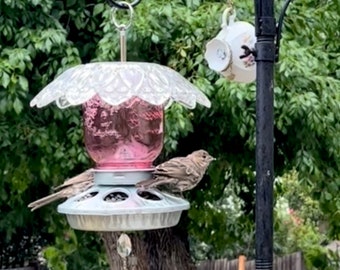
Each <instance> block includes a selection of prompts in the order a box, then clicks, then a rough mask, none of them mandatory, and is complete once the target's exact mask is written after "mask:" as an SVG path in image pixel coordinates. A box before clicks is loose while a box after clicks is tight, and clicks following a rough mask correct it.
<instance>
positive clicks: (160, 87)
mask: <svg viewBox="0 0 340 270" xmlns="http://www.w3.org/2000/svg"><path fill="white" fill-rule="evenodd" d="M95 95H98V96H99V97H100V98H101V99H102V100H103V101H105V102H106V103H108V104H110V105H119V104H121V103H123V102H125V101H127V100H129V99H130V98H132V97H139V98H140V99H142V100H144V101H146V102H148V103H150V104H153V105H166V106H167V105H169V104H171V103H172V102H173V101H176V102H179V103H180V104H182V105H184V106H185V107H187V108H190V109H192V108H194V107H195V106H196V104H197V103H199V104H201V105H203V106H205V107H208V108H209V107H210V105H211V103H210V101H209V99H208V98H207V97H206V96H205V95H204V94H203V93H202V92H201V91H200V90H198V88H197V87H196V86H194V85H193V84H192V83H190V82H189V81H188V80H186V79H185V78H184V77H183V76H181V75H180V74H179V73H178V72H176V71H174V70H173V69H171V68H168V67H166V66H162V65H159V64H154V63H145V62H98V63H89V64H84V65H78V66H75V67H72V68H70V69H68V70H66V71H65V72H63V73H62V74H61V75H60V76H58V77H57V78H56V79H55V80H54V81H52V82H51V83H50V84H48V85H47V86H46V87H45V88H44V89H43V90H42V91H41V92H40V93H39V94H38V95H37V96H36V97H34V99H33V100H32V101H31V103H30V105H31V106H32V107H33V106H37V107H38V108H41V107H44V106H46V105H48V104H49V103H51V102H53V101H55V102H56V104H57V106H58V107H59V108H67V107H69V106H75V105H80V104H83V103H85V102H86V101H88V100H90V99H91V98H92V97H94V96H95Z"/></svg>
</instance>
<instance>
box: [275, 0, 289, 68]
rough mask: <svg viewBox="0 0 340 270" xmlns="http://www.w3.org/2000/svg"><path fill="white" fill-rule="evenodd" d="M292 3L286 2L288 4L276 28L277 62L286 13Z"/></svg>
mask: <svg viewBox="0 0 340 270" xmlns="http://www.w3.org/2000/svg"><path fill="white" fill-rule="evenodd" d="M291 2H292V0H286V2H285V3H284V5H283V7H282V9H281V12H280V16H279V20H278V23H277V26H276V52H275V62H278V61H279V54H280V41H281V37H282V26H283V19H284V17H285V15H286V11H287V9H288V6H289V4H290V3H291Z"/></svg>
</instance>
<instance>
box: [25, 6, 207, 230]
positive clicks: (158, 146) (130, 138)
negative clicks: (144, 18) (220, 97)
mask: <svg viewBox="0 0 340 270" xmlns="http://www.w3.org/2000/svg"><path fill="white" fill-rule="evenodd" d="M121 3H124V5H127V6H128V7H129V12H130V19H132V14H133V8H132V6H131V5H130V4H128V3H126V2H121ZM113 11H114V12H113V14H115V12H116V11H117V9H115V8H114V9H113ZM114 23H115V25H116V27H117V28H118V29H119V31H120V39H121V60H122V61H121V62H98V63H90V64H84V65H78V66H75V67H73V68H70V69H68V70H66V71H65V72H64V73H62V74H61V75H60V76H59V77H57V78H56V79H55V80H54V81H52V82H51V83H50V84H49V85H47V86H46V87H45V88H44V89H43V90H42V91H41V92H40V93H39V94H38V95H37V96H36V97H35V98H34V99H33V100H32V101H31V103H30V105H31V106H37V107H38V108H40V107H43V106H46V105H48V104H50V103H52V102H56V104H57V106H58V107H59V108H61V109H64V108H67V107H69V106H76V105H82V107H83V126H84V140H85V146H86V150H87V152H88V154H89V156H90V157H91V158H92V160H93V161H94V163H95V164H96V165H95V168H94V169H93V170H94V186H93V187H92V188H90V189H88V190H86V191H84V192H82V193H80V194H77V195H75V196H73V197H71V198H69V199H68V200H67V201H65V202H64V203H62V204H60V205H59V206H58V212H60V213H63V214H66V216H67V219H68V222H69V224H70V226H71V227H73V228H75V229H80V230H90V231H129V230H149V229H157V228H165V227H171V226H174V225H176V224H177V223H178V221H179V218H180V215H181V212H182V211H183V210H186V209H188V208H189V203H188V202H187V201H186V200H184V199H182V198H178V197H176V196H173V195H170V194H166V193H162V192H160V191H158V190H156V189H150V190H147V191H146V190H145V191H143V190H139V189H137V188H136V187H135V184H136V183H138V182H140V181H142V180H146V179H150V178H151V177H152V171H153V170H154V168H153V161H154V160H155V159H156V158H157V157H158V155H159V154H160V152H161V150H162V147H163V137H164V109H165V108H166V107H168V106H169V105H171V103H172V102H179V103H180V104H182V105H184V106H185V107H187V108H190V109H192V108H194V107H195V106H196V104H197V103H199V104H201V105H203V106H206V107H210V101H209V100H208V99H207V97H206V96H205V95H204V94H203V93H202V92H200V91H199V90H198V89H197V88H196V87H195V86H194V85H193V84H191V83H190V82H189V81H187V80H186V79H185V78H183V77H182V76H181V75H180V74H179V73H177V72H176V71H174V70H172V69H170V68H168V67H165V66H161V65H158V64H154V63H143V62H126V61H125V59H126V49H125V48H126V45H125V31H126V30H127V28H128V25H119V24H117V22H116V21H115V20H114ZM130 23H131V22H129V24H130Z"/></svg>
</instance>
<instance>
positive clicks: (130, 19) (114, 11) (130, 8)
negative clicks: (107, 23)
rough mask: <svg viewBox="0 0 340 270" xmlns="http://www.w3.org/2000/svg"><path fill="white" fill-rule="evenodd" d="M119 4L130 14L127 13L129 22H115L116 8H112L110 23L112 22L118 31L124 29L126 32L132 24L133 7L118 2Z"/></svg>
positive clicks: (123, 2) (126, 3)
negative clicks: (125, 7) (126, 8)
mask: <svg viewBox="0 0 340 270" xmlns="http://www.w3.org/2000/svg"><path fill="white" fill-rule="evenodd" d="M119 4H120V5H124V6H127V7H128V9H129V11H130V12H129V13H130V18H129V21H128V23H127V24H124V23H118V22H117V20H116V16H115V14H116V12H117V10H118V8H116V7H114V8H112V10H113V13H112V22H113V24H114V25H115V26H116V27H117V28H118V29H125V30H126V29H127V28H129V27H130V25H131V23H132V19H133V6H132V5H131V4H130V3H128V2H125V1H120V2H119Z"/></svg>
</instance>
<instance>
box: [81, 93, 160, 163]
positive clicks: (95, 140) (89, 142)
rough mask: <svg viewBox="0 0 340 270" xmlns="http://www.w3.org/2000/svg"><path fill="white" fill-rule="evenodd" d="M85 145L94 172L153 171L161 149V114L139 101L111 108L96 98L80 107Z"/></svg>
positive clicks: (158, 108)
mask: <svg viewBox="0 0 340 270" xmlns="http://www.w3.org/2000/svg"><path fill="white" fill-rule="evenodd" d="M83 120H84V137H85V146H86V149H87V152H88V153H89V155H90V157H91V158H92V159H93V160H94V161H95V163H96V167H97V169H104V170H108V169H109V170H129V169H148V168H152V162H153V161H154V160H155V159H156V158H157V157H158V155H159V154H160V152H161V150H162V147H163V125H164V111H163V107H162V106H155V105H152V104H150V103H147V102H145V101H143V100H141V99H139V98H131V99H130V100H128V101H126V102H124V103H122V104H120V105H118V106H112V105H109V104H107V103H105V102H104V101H102V99H101V98H100V97H99V96H98V95H96V96H94V97H93V98H92V99H90V100H89V101H87V102H86V103H84V105H83Z"/></svg>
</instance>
